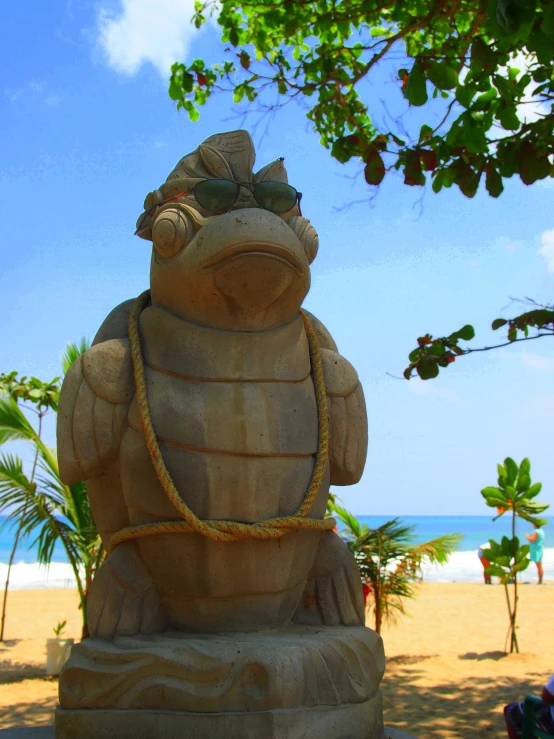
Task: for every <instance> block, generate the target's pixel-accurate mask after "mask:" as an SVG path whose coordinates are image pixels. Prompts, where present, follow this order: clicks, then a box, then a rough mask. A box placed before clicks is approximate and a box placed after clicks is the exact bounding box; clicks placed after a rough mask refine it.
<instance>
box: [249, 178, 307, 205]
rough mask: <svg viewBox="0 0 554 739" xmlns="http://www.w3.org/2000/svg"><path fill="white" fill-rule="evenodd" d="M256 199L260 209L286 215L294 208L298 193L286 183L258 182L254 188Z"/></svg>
mask: <svg viewBox="0 0 554 739" xmlns="http://www.w3.org/2000/svg"><path fill="white" fill-rule="evenodd" d="M254 197H255V198H256V202H257V203H258V205H259V206H260V208H264V209H265V210H270V211H272V212H273V213H286V212H287V211H289V210H290V209H291V208H293V207H294V204H295V203H296V200H297V198H298V193H297V192H296V190H295V189H294V187H291V186H290V185H286V184H285V183H284V182H273V181H271V180H269V181H267V182H258V184H257V185H255V186H254Z"/></svg>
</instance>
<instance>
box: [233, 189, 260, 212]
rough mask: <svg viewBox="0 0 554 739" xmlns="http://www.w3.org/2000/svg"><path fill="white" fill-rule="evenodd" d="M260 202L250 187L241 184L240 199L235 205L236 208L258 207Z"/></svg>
mask: <svg viewBox="0 0 554 739" xmlns="http://www.w3.org/2000/svg"><path fill="white" fill-rule="evenodd" d="M258 207H259V205H258V203H257V202H256V201H255V200H254V193H253V192H252V190H250V188H248V187H245V186H244V185H241V188H240V193H239V199H238V200H237V202H236V203H235V205H234V208H235V209H237V208H258Z"/></svg>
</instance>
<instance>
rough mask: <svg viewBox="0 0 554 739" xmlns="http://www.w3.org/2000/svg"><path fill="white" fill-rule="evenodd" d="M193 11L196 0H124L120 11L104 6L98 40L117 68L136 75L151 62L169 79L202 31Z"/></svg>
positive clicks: (111, 64) (110, 61)
mask: <svg viewBox="0 0 554 739" xmlns="http://www.w3.org/2000/svg"><path fill="white" fill-rule="evenodd" d="M193 14H194V0H156V2H152V0H121V12H120V13H119V14H117V15H114V14H113V13H110V12H109V11H108V10H106V9H105V8H101V9H100V12H99V16H98V42H99V44H100V47H101V48H102V50H103V52H104V54H105V56H106V61H107V63H108V64H109V66H110V67H112V68H113V69H115V70H116V71H117V72H120V73H121V74H125V75H129V76H132V75H134V74H136V73H137V72H138V70H139V69H140V67H141V66H142V65H143V64H146V63H148V62H149V63H150V64H152V65H153V66H154V67H156V69H157V70H158V71H159V72H160V74H161V75H162V76H163V77H164V79H167V78H168V76H169V73H170V68H171V65H172V63H173V62H175V61H183V60H184V59H185V58H186V56H187V53H188V51H189V48H190V45H191V41H192V39H193V37H194V36H195V35H196V34H197V33H198V31H197V29H196V28H195V27H194V25H193V23H191V18H192V16H193Z"/></svg>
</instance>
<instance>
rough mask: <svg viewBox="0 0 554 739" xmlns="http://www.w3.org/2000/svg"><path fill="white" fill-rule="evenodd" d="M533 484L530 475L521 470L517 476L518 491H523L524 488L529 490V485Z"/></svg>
mask: <svg viewBox="0 0 554 739" xmlns="http://www.w3.org/2000/svg"><path fill="white" fill-rule="evenodd" d="M530 485H531V478H530V477H529V475H528V474H527V473H525V472H521V470H520V472H519V476H518V478H517V488H516V490H517V492H518V493H522V492H523V491H524V490H527V488H528V487H530Z"/></svg>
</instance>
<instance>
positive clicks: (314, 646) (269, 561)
mask: <svg viewBox="0 0 554 739" xmlns="http://www.w3.org/2000/svg"><path fill="white" fill-rule="evenodd" d="M253 164H254V148H253V145H252V141H251V139H250V137H249V135H248V134H247V133H246V132H244V131H234V132H231V133H228V134H217V135H215V136H212V137H210V138H209V139H207V140H206V141H205V142H204V143H203V144H201V145H200V146H199V147H198V149H197V150H196V151H194V152H193V153H192V154H189V155H187V156H185V157H183V159H181V161H180V162H179V163H178V165H177V166H176V168H175V169H174V170H173V172H172V173H171V175H170V176H169V177H168V179H167V181H166V183H164V184H163V185H162V186H160V188H159V189H157V190H154V191H153V192H151V193H149V194H148V195H147V197H146V200H145V206H144V207H145V213H144V214H143V215H142V216H141V217H140V218H139V221H138V224H137V233H138V235H139V236H140V237H141V238H144V239H148V240H151V241H152V245H153V248H152V259H151V270H150V303H149V304H148V305H146V307H145V308H144V310H143V311H142V314H141V316H140V320H139V334H140V344H141V350H140V352H138V353H137V354H135V357H136V356H138V354H140V355H141V357H142V360H141V362H142V364H143V369H144V377H145V382H146V393H147V402H148V407H149V412H150V415H151V418H152V422H153V426H154V430H155V434H156V438H157V441H158V444H159V451H157V450H154V451H152V447H151V449H150V452H149V450H148V447H147V443H146V436H145V431H144V428H145V424H144V422H143V419H142V418H141V414H140V412H139V407H138V399H137V397H136V388H135V374H134V371H133V364H132V361H131V351H130V337H129V335H128V329H127V320H128V317H129V314H130V311H131V310H132V305H133V301H126V302H124V303H122V304H120V305H119V306H118V307H117V308H116V309H114V311H112V312H111V313H110V314H109V316H108V317H107V319H106V320H105V321H104V323H103V324H102V326H101V328H100V330H99V332H98V334H97V336H96V338H95V341H94V346H93V347H92V348H91V349H89V350H88V351H87V352H86V353H85V354H84V356H83V357H81V358H79V360H77V361H76V362H75V364H74V366H73V367H72V368H71V369H70V371H69V372H68V373H67V375H66V378H65V381H64V385H63V388H62V393H61V399H60V412H59V416H58V456H59V465H60V474H61V477H62V479H63V480H64V481H65V482H67V483H75V482H78V481H81V480H85V481H86V483H87V490H88V493H89V497H90V502H91V508H92V511H93V514H94V517H95V520H96V523H97V526H98V530H99V532H100V535H101V536H102V540H103V542H104V545H105V546H106V548H108V549H109V544H110V539H111V538H112V536H113V535H114V534H115V533H116V532H118V531H120V530H121V529H123V528H125V527H128V526H137V525H148V524H156V523H159V522H172V521H176V520H180V519H181V513H179V511H178V509H177V507H176V506H175V505H174V503H172V502H171V499H170V497H168V495H167V493H166V491H165V489H164V486H163V485H162V483H161V481H160V479H161V476H160V475H158V473H157V472H156V470H155V467H154V465H153V463H152V457H151V454H154V455H155V456H156V458H158V459H159V455H160V454H161V457H162V458H163V462H164V464H165V466H166V468H167V470H168V472H169V475H170V477H171V480H172V483H173V484H174V486H175V489H176V490H177V494H178V495H179V496H180V497H181V499H182V501H183V502H184V503H185V504H186V505H187V506H188V507H189V508H190V509H191V510H192V511H193V512H194V513H195V514H196V515H197V516H199V517H200V518H201V519H206V520H209V519H224V520H225V519H227V520H232V521H238V522H243V523H254V522H259V521H263V520H266V519H270V518H274V517H279V516H288V515H292V514H294V512H295V511H296V510H297V509H298V507H299V505H300V504H301V502H302V500H303V499H304V496H305V494H306V491H307V488H308V486H309V483H310V479H311V477H312V474H313V470H314V464H315V458H316V451H317V447H318V431H319V429H318V411H317V406H316V394H315V390H314V380H313V377H312V374H311V360H310V349H309V344H308V339H307V334H306V329H305V327H304V323H303V320H302V317H301V316H300V315H299V310H300V308H301V305H302V302H303V300H304V298H305V296H306V294H307V292H308V290H309V287H310V263H311V262H312V261H313V259H314V258H315V257H316V254H317V250H318V246H319V240H318V236H317V232H316V231H315V229H314V228H313V226H312V225H311V224H310V222H309V221H308V220H307V219H306V218H304V217H303V216H302V215H301V214H300V208H299V201H298V198H297V194H296V193H295V191H294V190H286V191H285V192H282V191H281V192H280V193H279V192H277V190H276V187H277V188H279V187H281V189H282V185H281V184H279V183H287V174H286V170H285V168H284V165H283V162H282V160H278V161H276V162H273V163H271V164H269V165H268V166H266V167H264V168H263V169H261V170H260V171H258V172H257V173H254V172H253V169H252V168H253ZM206 180H208V181H211V182H210V183H209V188H210V191H211V193H212V195H210V197H209V198H207V199H206V198H204V199H203V198H202V197H201V192H202V190H201V185H202V184H204V186H206V184H205V183H206ZM216 180H217V181H219V185H218V183H217V182H215V181H216ZM221 180H226V181H227V182H223V183H221ZM229 180H231V181H232V182H233V183H234V184H229V182H228V181H229ZM271 182H273V185H268V183H271ZM264 186H265V187H269V191H270V194H269V195H268V196H267V197H268V199H266V200H263V202H262V190H261V189H260V188H263V187H264ZM214 187H216V188H217V187H223V188H224V189H225V191H226V192H230V193H231V199H230V200H228V201H226V202H223V201H222V202H219V200H218V197H219V196H218V195H217V194H216V195H215V196H213V193H214V192H215V190H214ZM195 188H197V189H195ZM269 191H268V190H267V189H266V191H265V192H266V195H267V193H268V192H269ZM221 192H222V190H220V193H221ZM204 193H206V190H204ZM212 196H213V197H215V200H213V199H210V198H212ZM168 198H171V200H168ZM233 198H234V201H233ZM295 198H296V201H295ZM280 203H281V204H282V203H286V208H288V210H287V211H286V212H281V211H282V210H285V207H284V206H282V205H280ZM262 205H265V209H264V207H261V206H262ZM312 323H313V328H314V331H315V334H316V338H317V341H318V343H319V345H320V348H321V354H322V362H323V372H324V381H325V389H326V393H327V399H328V420H329V435H330V445H329V456H328V461H327V464H326V468H325V474H324V475H323V479H322V481H321V484H320V486H319V490H318V493H317V496H316V498H315V500H314V502H313V504H312V506H311V510H310V511H309V512H308V515H309V516H310V517H311V518H315V519H322V518H323V516H324V515H325V508H326V503H327V499H328V494H329V485H330V484H335V485H350V484H352V483H354V482H357V481H358V480H359V479H360V477H361V475H362V472H363V468H364V463H365V457H366V449H367V417H366V410H365V402H364V397H363V390H362V387H361V385H360V382H359V379H358V376H357V373H356V371H355V369H354V368H353V367H352V365H350V364H349V363H348V362H347V360H346V359H344V358H343V357H341V355H340V354H339V353H338V350H337V347H336V344H335V342H334V340H333V338H332V336H331V335H330V333H329V331H328V330H327V329H326V328H325V326H324V325H323V324H322V323H321V322H320V321H319V320H318V319H316V318H315V317H312ZM135 369H136V367H135ZM150 446H151V445H150ZM88 615H89V629H90V634H91V637H93V638H92V639H90V640H85V641H84V642H83V643H82V644H80V645H78V646H77V647H76V648H75V650H74V652H73V655H72V657H71V659H70V662H69V663H68V666H67V669H66V670H64V672H63V673H62V676H61V678H60V702H61V706H62V708H61V709H60V711H59V715H58V723H57V726H58V736H59V737H62V736H63V737H69V736H79V737H81V736H89V735H90V736H95V737H102V736H106V737H110V739H112V737H119V736H121V737H123V736H125V737H127V736H133V737H136V738H137V739H139V738H140V737H141V736H144V737H147V736H148V737H152V736H172V735H175V736H177V735H190V736H198V737H203V736H210V737H211V736H213V734H214V732H216V731H217V732H219V733H221V735H222V736H236V737H241V738H242V737H249V736H252V737H254V736H255V737H256V738H257V737H275V738H277V737H290V738H293V737H312V736H313V737H316V736H317V737H323V738H324V739H325V738H328V739H334V738H335V737H337V739H338V737H342V738H343V739H346V737H351V738H352V739H367V737H368V736H371V737H375V739H378V738H380V737H381V736H382V722H381V719H380V715H381V714H380V703H379V699H378V697H377V691H378V686H379V681H380V679H381V675H382V670H383V666H384V662H383V654H382V646H380V644H381V643H380V640H379V639H378V638H377V637H376V636H375V634H373V632H371V631H370V630H369V629H365V628H364V626H363V623H364V607H363V600H362V589H361V581H360V577H359V572H358V569H357V565H356V562H355V561H354V558H353V557H352V555H351V553H350V552H349V551H348V549H347V547H346V546H345V544H344V543H343V542H342V541H341V540H340V539H339V538H338V536H337V535H336V534H334V533H332V532H326V533H323V532H322V531H321V530H317V529H309V530H308V529H295V530H293V531H291V532H290V533H287V534H285V535H283V536H281V537H280V538H279V539H276V538H275V539H270V538H265V539H254V538H247V539H242V540H240V541H219V540H215V539H213V538H209V537H207V536H204V535H202V534H200V533H185V532H183V531H182V529H180V530H179V532H178V533H175V532H174V533H165V532H164V533H163V534H161V533H156V534H155V535H152V536H145V535H142V536H141V537H140V538H138V539H136V540H133V541H129V542H125V543H123V544H120V546H119V548H117V549H116V550H115V551H113V552H112V553H111V554H110V555H109V556H108V558H107V559H106V561H105V562H104V563H103V565H102V567H101V568H100V569H99V571H98V572H97V574H96V577H95V578H94V580H93V582H92V585H91V587H90V590H89V596H88ZM166 629H170V630H171V631H169V632H167V633H166ZM271 629H273V630H274V631H268V630H271ZM147 635H149V636H147ZM100 638H101V639H103V640H108V641H101V640H100ZM110 640H111V641H110ZM239 646H240V654H239ZM163 727H165V728H163ZM164 732H165V733H164Z"/></svg>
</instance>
